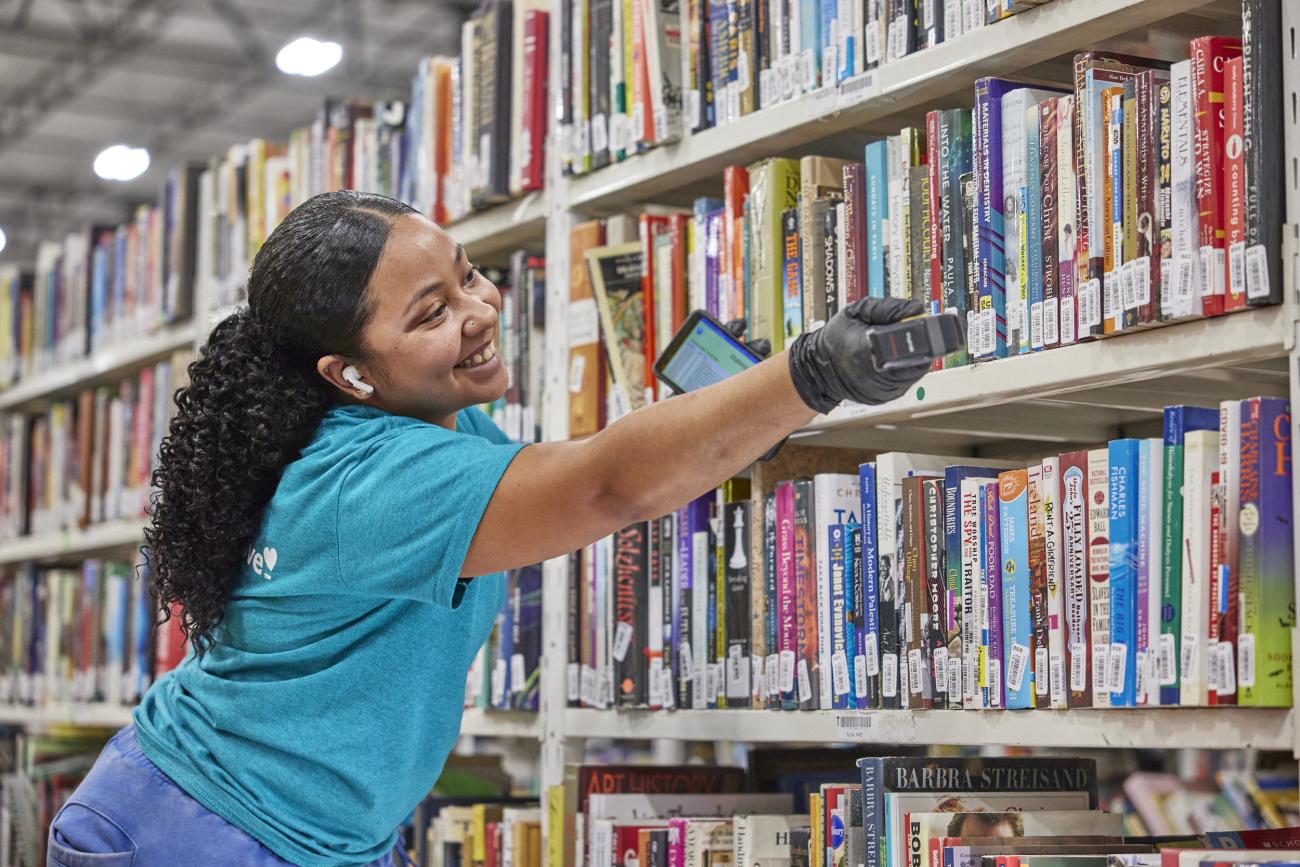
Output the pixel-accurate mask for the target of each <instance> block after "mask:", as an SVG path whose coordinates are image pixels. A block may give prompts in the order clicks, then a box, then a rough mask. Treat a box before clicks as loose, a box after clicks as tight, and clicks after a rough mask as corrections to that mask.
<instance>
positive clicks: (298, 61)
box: [275, 36, 343, 75]
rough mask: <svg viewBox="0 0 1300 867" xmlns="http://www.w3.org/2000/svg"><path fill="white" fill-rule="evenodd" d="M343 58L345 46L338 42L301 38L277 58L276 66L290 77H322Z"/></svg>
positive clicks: (307, 37) (291, 43)
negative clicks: (323, 73)
mask: <svg viewBox="0 0 1300 867" xmlns="http://www.w3.org/2000/svg"><path fill="white" fill-rule="evenodd" d="M342 58H343V46H341V45H339V44H338V43H337V42H318V41H317V40H315V39H312V38H311V37H310V36H300V37H298V38H297V39H295V40H294V41H292V42H290V43H289V44H288V45H286V46H285V47H284V48H281V49H280V53H279V54H277V55H276V56H275V65H276V66H278V67H280V71H281V72H287V73H288V74H289V75H320V74H321V73H322V72H328V71H329V70H331V69H333V68H334V67H335V66H336V65H337V64H338V62H339V61H340V60H341V59H342Z"/></svg>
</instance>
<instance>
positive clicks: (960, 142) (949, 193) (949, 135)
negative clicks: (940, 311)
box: [939, 108, 972, 367]
mask: <svg viewBox="0 0 1300 867" xmlns="http://www.w3.org/2000/svg"><path fill="white" fill-rule="evenodd" d="M939 136H940V144H939V154H940V157H941V158H942V159H943V161H944V165H943V175H942V176H941V180H940V184H941V186H940V194H939V199H940V201H939V209H940V222H941V233H942V237H943V280H942V282H943V291H944V299H943V307H944V309H945V310H951V311H955V312H956V313H957V314H958V315H959V316H960V317H961V318H962V321H963V322H965V321H967V318H968V314H969V312H970V309H971V308H970V305H969V303H968V298H969V295H970V288H971V287H970V283H969V281H968V279H967V273H968V270H969V263H970V259H969V258H968V253H967V249H966V248H967V246H968V245H967V244H966V242H965V238H966V237H967V233H968V226H969V225H970V224H969V221H968V220H967V219H966V208H965V205H964V202H963V197H962V190H961V178H962V176H963V175H966V174H969V173H970V172H971V171H972V166H971V113H970V111H969V110H968V109H964V108H958V109H951V110H949V111H946V112H944V113H943V114H942V116H941V118H940V125H939ZM968 360H969V352H968V348H967V347H965V346H963V347H962V348H961V349H960V350H958V351H957V352H954V353H953V354H952V355H950V356H948V358H947V359H946V360H945V362H944V364H945V366H946V367H962V366H965V365H966V364H967V362H968Z"/></svg>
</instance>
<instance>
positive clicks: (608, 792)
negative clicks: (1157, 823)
mask: <svg viewBox="0 0 1300 867" xmlns="http://www.w3.org/2000/svg"><path fill="white" fill-rule="evenodd" d="M816 752H817V753H819V754H821V755H819V756H817V758H815V759H813V760H812V761H811V763H809V764H808V765H807V766H806V767H798V764H799V762H800V759H799V758H798V756H799V753H800V751H797V750H796V751H789V754H788V756H787V760H788V762H789V763H791V764H792V767H790V768H788V769H786V771H785V772H784V773H783V774H782V775H781V776H779V777H777V778H776V779H774V780H770V781H768V787H769V788H771V791H768V792H761V791H758V790H757V789H756V787H755V785H754V782H755V780H754V777H755V773H754V768H752V767H751V768H750V771H749V773H748V774H746V772H745V771H743V770H742V769H740V768H735V767H705V766H698V765H688V766H680V767H673V766H619V765H606V766H599V765H569V766H567V767H566V771H565V781H564V784H563V785H562V786H556V787H554V788H552V789H551V790H549V791H548V793H547V806H548V811H549V814H550V815H549V820H550V822H551V827H553V828H562V829H563V837H564V840H563V857H562V859H560V858H557V859H556V861H555V862H553V863H562V864H564V865H583V867H634V865H642V867H647V865H655V864H657V865H670V864H689V865H707V864H711V863H728V864H737V865H742V864H745V865H747V864H761V865H765V867H786V865H789V867H833V865H842V864H859V865H872V867H912V865H919V864H925V865H928V867H972V865H981V867H984V865H987V867H1008V865H1013V864H1019V863H1021V862H1025V863H1026V864H1037V865H1042V867H1046V865H1048V864H1051V865H1054V867H1060V865H1066V864H1068V865H1073V867H1103V865H1106V867H1119V865H1128V867H1157V865H1161V867H1191V865H1198V864H1200V863H1201V862H1202V861H1206V862H1209V863H1213V862H1216V861H1219V862H1241V861H1244V862H1250V863H1254V862H1256V861H1261V862H1265V863H1274V862H1280V863H1287V862H1288V861H1290V862H1291V863H1295V862H1297V861H1300V859H1287V858H1285V857H1282V858H1278V857H1277V855H1278V854H1282V853H1274V854H1269V855H1267V856H1264V857H1261V855H1260V853H1259V852H1251V854H1249V855H1247V854H1245V850H1250V849H1259V850H1262V849H1277V850H1286V849H1294V848H1300V828H1296V827H1294V826H1293V825H1292V826H1282V825H1279V826H1276V828H1275V829H1274V830H1251V829H1250V828H1252V827H1257V826H1248V825H1243V824H1242V823H1239V822H1237V821H1236V820H1235V818H1234V817H1224V818H1222V819H1218V818H1215V817H1210V818H1209V821H1210V823H1211V827H1206V828H1203V829H1200V830H1198V831H1196V832H1194V833H1186V832H1184V833H1179V834H1164V835H1161V836H1146V835H1143V836H1134V835H1132V834H1130V833H1129V832H1128V831H1126V827H1125V817H1124V816H1123V815H1122V814H1120V813H1109V812H1104V811H1102V810H1100V809H1099V797H1098V794H1099V793H1098V779H1097V769H1096V766H1095V764H1094V762H1093V761H1092V760H1091V759H1085V758H1047V757H984V758H981V757H937V756H929V757H926V756H919V757H913V756H906V757H900V756H873V755H867V756H863V757H860V758H856V765H857V767H856V768H855V767H853V762H854V761H855V756H856V755H858V754H857V753H855V752H854V751H853V750H840V751H835V752H837V753H838V755H834V754H833V753H832V752H831V751H816ZM822 759H826V760H828V761H825V762H823V761H821V760H822ZM1136 776H1141V775H1136ZM1244 776H1247V777H1251V778H1253V777H1254V776H1255V775H1253V774H1246V775H1244ZM1269 776H1270V778H1273V777H1275V778H1276V780H1277V782H1278V783H1279V785H1280V786H1286V785H1289V786H1290V791H1291V792H1292V793H1294V791H1295V775H1294V773H1288V774H1276V775H1269ZM1288 778H1289V779H1288ZM1131 779H1132V778H1130V780H1131ZM1180 782H1181V781H1180ZM1182 785H1187V784H1186V783H1182ZM1128 788H1129V786H1128V783H1127V782H1126V783H1125V789H1126V790H1127V789H1128ZM1294 815H1295V813H1294V810H1292V812H1291V813H1290V814H1287V816H1286V818H1293V817H1294ZM1279 818H1281V817H1279ZM1198 835H1199V836H1198ZM557 848H559V847H557ZM1207 849H1214V850H1216V851H1215V853H1214V856H1215V857H1206V852H1205V850H1207ZM1217 850H1235V852H1233V853H1231V854H1220V852H1218V851H1217ZM995 856H997V857H996V858H995ZM986 858H988V859H990V860H987V861H986V860H984V859H986ZM1004 859H1010V860H1004Z"/></svg>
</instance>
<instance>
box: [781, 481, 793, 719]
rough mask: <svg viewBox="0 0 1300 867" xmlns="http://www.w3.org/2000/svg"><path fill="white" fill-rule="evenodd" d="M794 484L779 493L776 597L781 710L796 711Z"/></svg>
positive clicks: (783, 485) (786, 486) (782, 487)
mask: <svg viewBox="0 0 1300 867" xmlns="http://www.w3.org/2000/svg"><path fill="white" fill-rule="evenodd" d="M794 512H795V506H794V484H793V483H782V484H781V485H780V486H778V487H777V490H776V522H777V537H776V538H777V542H776V546H777V598H778V611H779V617H780V622H779V625H778V642H779V643H778V648H779V651H778V652H779V654H780V656H779V659H778V665H779V666H780V668H779V684H780V686H779V690H780V696H781V707H782V708H783V709H784V710H796V709H797V708H798V707H799V694H798V693H797V692H796V691H795V683H794V680H795V678H794V672H795V657H796V654H797V653H798V650H799V643H798V642H799V618H798V612H797V585H796V583H795V580H796V579H795V541H794V540H795V529H794Z"/></svg>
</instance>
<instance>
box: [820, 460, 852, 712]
mask: <svg viewBox="0 0 1300 867" xmlns="http://www.w3.org/2000/svg"><path fill="white" fill-rule="evenodd" d="M860 492H861V487H860V483H859V481H858V477H857V475H856V474H850V473H818V474H817V475H815V476H813V512H812V524H813V525H812V539H813V543H812V552H811V553H812V556H813V560H814V562H815V563H816V567H817V648H818V657H819V663H820V669H819V671H818V680H819V687H818V690H819V691H818V700H819V703H820V704H821V709H822V710H830V709H831V702H832V699H833V692H832V683H831V680H832V678H831V664H832V660H831V653H832V648H831V644H832V640H831V622H830V621H831V611H832V608H831V588H830V582H831V555H830V546H829V544H828V542H827V537H828V535H829V533H830V528H831V525H832V524H848V523H854V524H856V523H858V508H859V507H860V506H861V493H860Z"/></svg>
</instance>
